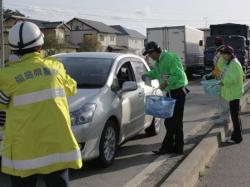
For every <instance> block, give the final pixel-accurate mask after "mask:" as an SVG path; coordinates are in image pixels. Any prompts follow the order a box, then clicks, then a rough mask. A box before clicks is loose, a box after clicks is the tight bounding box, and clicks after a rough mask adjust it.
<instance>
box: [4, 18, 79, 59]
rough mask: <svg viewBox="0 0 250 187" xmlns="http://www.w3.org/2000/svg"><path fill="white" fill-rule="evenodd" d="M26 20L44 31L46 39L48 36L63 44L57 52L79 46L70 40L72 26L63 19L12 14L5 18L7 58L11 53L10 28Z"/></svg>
mask: <svg viewBox="0 0 250 187" xmlns="http://www.w3.org/2000/svg"><path fill="white" fill-rule="evenodd" d="M20 20H24V21H30V22H32V23H35V24H36V25H37V26H38V27H39V28H40V29H41V31H42V32H43V34H44V37H45V40H46V38H47V39H48V38H49V39H51V40H54V39H55V40H56V41H57V42H58V44H61V48H60V49H57V52H75V51H76V49H77V47H78V46H76V45H74V44H71V43H70V42H69V39H68V38H69V36H70V28H69V27H68V26H67V25H66V24H65V23H64V22H62V21H56V22H50V21H43V20H36V19H30V18H27V17H20V16H11V17H9V18H7V19H6V20H4V31H5V32H4V33H5V35H4V41H5V59H7V57H8V56H9V54H10V50H9V46H8V33H9V30H10V28H11V27H12V26H13V25H15V23H16V22H17V21H20Z"/></svg>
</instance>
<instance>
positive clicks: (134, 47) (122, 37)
mask: <svg viewBox="0 0 250 187" xmlns="http://www.w3.org/2000/svg"><path fill="white" fill-rule="evenodd" d="M111 27H112V28H114V29H116V30H118V31H119V32H120V33H121V34H118V36H117V45H118V46H121V47H125V48H126V49H127V52H130V53H134V54H137V55H142V51H143V49H144V41H145V39H146V36H144V35H143V34H141V33H139V32H138V31H136V30H132V29H128V28H125V27H123V26H121V25H112V26H111Z"/></svg>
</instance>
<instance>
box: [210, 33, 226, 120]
mask: <svg viewBox="0 0 250 187" xmlns="http://www.w3.org/2000/svg"><path fill="white" fill-rule="evenodd" d="M223 43H224V42H223V39H222V38H221V37H216V38H215V40H214V44H215V48H216V52H215V57H214V69H213V71H212V75H213V77H214V78H215V79H217V80H221V78H222V76H223V75H222V74H223V67H224V64H225V60H224V58H223V56H222V54H221V51H220V50H221V49H222V48H223V47H224V45H223ZM219 116H220V117H219V118H218V119H217V120H215V123H228V122H229V104H228V102H227V101H226V100H225V99H224V98H223V97H222V96H220V97H219Z"/></svg>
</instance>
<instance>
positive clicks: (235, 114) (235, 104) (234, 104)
mask: <svg viewBox="0 0 250 187" xmlns="http://www.w3.org/2000/svg"><path fill="white" fill-rule="evenodd" d="M229 107H230V114H231V118H232V122H233V133H232V136H231V139H232V140H234V141H236V142H241V141H242V135H241V130H242V127H241V120H240V117H239V113H240V100H239V99H235V100H232V101H230V102H229Z"/></svg>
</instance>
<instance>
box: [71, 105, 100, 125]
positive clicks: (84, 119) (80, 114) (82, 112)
mask: <svg viewBox="0 0 250 187" xmlns="http://www.w3.org/2000/svg"><path fill="white" fill-rule="evenodd" d="M95 110H96V104H92V103H89V104H85V105H83V106H82V107H81V108H80V109H79V110H76V111H74V112H71V113H70V117H71V124H72V125H73V126H74V125H83V124H85V123H89V122H91V121H92V119H93V116H94V113H95Z"/></svg>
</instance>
